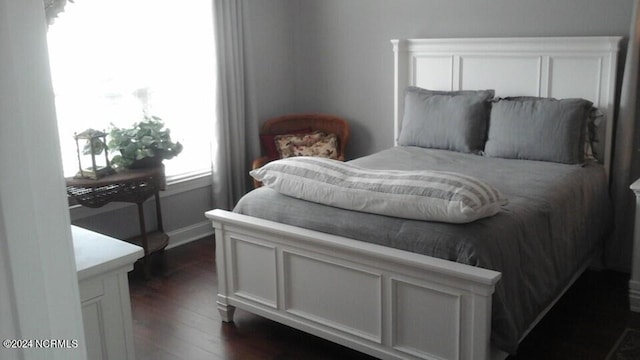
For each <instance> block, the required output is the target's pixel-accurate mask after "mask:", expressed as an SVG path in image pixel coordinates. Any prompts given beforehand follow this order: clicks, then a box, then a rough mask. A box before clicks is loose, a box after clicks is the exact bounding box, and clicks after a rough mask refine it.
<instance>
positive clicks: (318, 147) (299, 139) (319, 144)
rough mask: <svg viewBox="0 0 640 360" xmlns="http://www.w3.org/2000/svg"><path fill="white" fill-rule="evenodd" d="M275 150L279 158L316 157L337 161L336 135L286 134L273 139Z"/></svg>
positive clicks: (313, 133)
mask: <svg viewBox="0 0 640 360" xmlns="http://www.w3.org/2000/svg"><path fill="white" fill-rule="evenodd" d="M275 143H276V148H277V149H278V153H279V154H280V157H281V158H283V159H284V158H289V157H294V156H317V157H324V158H329V159H333V160H337V159H338V138H337V136H336V134H326V133H324V132H322V131H314V132H312V133H309V134H287V135H277V136H276V137H275Z"/></svg>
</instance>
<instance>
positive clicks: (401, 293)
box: [206, 37, 620, 359]
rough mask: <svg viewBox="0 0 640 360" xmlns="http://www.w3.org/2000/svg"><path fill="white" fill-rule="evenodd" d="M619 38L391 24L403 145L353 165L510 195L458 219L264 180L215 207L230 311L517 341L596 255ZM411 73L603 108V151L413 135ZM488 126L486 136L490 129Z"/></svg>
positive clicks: (424, 341) (419, 347) (363, 343)
mask: <svg viewBox="0 0 640 360" xmlns="http://www.w3.org/2000/svg"><path fill="white" fill-rule="evenodd" d="M619 42H620V38H617V37H572V38H552V37H546V38H490V39H486V38H476V39H412V40H393V41H392V44H393V49H394V59H395V61H394V76H395V78H394V103H395V122H394V128H395V134H394V139H395V141H396V144H397V146H395V147H393V148H391V149H387V150H384V151H381V152H379V153H376V154H372V155H370V156H366V157H363V158H360V159H355V160H353V161H350V162H349V164H350V165H349V166H351V165H353V166H357V167H360V168H365V169H388V170H393V171H406V170H416V169H430V170H436V171H445V172H464V174H465V175H468V176H473V177H474V179H476V178H477V179H481V180H482V181H486V182H487V183H489V184H498V185H497V187H499V190H500V192H501V193H502V194H503V195H504V197H505V198H507V199H508V204H506V205H504V206H503V208H502V210H501V211H499V212H498V213H497V214H496V215H495V216H490V217H486V218H482V219H480V220H477V221H473V222H469V223H465V224H448V223H441V222H432V221H421V220H415V219H405V218H399V217H393V216H387V215H376V214H368V213H364V212H361V211H353V210H348V209H339V208H336V207H332V206H327V205H323V204H317V203H313V202H309V201H305V200H300V199H295V198H292V197H290V196H285V195H282V194H280V193H278V192H277V191H274V190H273V189H271V188H268V187H264V188H260V189H257V190H254V191H252V192H250V193H249V194H247V195H246V196H245V197H244V198H243V199H242V200H241V201H240V202H239V203H238V205H237V206H236V208H235V210H234V212H228V211H224V210H219V209H216V210H212V211H209V212H207V214H206V215H207V217H209V218H210V219H211V220H212V222H213V226H214V228H215V232H216V265H217V271H218V296H217V306H218V309H219V312H220V314H221V317H222V319H223V321H232V320H233V311H234V309H235V308H236V307H237V308H242V309H245V310H247V311H250V312H253V313H255V314H258V315H261V316H265V317H267V318H270V319H273V320H275V321H278V322H281V323H284V324H286V325H289V326H292V327H295V328H298V329H301V330H303V331H306V332H309V333H312V334H315V335H317V336H320V337H323V338H326V339H328V340H331V341H334V342H337V343H340V344H343V345H346V346H348V347H351V348H354V349H357V350H359V351H362V352H365V353H368V354H371V355H374V356H377V357H380V358H390V359H499V358H505V357H506V356H507V354H508V353H514V352H515V351H516V350H517V344H518V342H519V341H521V340H522V338H524V337H525V336H526V334H527V333H528V332H529V330H530V329H531V328H532V327H533V326H535V324H536V323H537V322H538V321H539V320H540V319H541V318H542V317H543V316H544V314H545V313H546V312H547V311H548V310H549V309H550V308H551V307H552V306H553V304H554V303H555V301H557V299H558V298H559V297H560V296H561V295H562V294H563V293H564V291H566V289H567V288H568V287H570V286H571V284H572V283H573V281H574V280H575V279H577V277H579V275H580V274H581V273H582V272H583V271H584V270H585V269H586V268H587V267H588V266H589V264H590V263H591V262H592V261H593V259H594V258H596V257H597V255H598V253H599V249H600V248H601V244H602V239H603V238H604V236H605V234H606V233H607V230H608V229H609V225H610V218H609V216H610V215H609V214H610V211H609V207H608V206H609V204H608V195H607V176H608V168H609V158H610V151H611V150H610V149H611V132H612V131H611V129H612V121H611V119H613V110H614V99H615V91H614V89H615V74H616V65H617V51H618V44H619ZM409 86H417V87H420V88H424V89H432V90H441V91H448V92H450V91H459V90H465V91H470V90H476V89H493V90H494V93H495V94H494V93H492V95H495V96H497V97H507V96H535V97H554V98H558V99H566V98H582V99H586V100H588V101H589V102H590V103H593V105H594V106H595V107H597V108H598V110H599V111H600V112H601V113H602V114H603V115H604V118H606V119H608V120H609V121H604V122H601V123H600V124H599V126H598V131H599V140H600V141H599V144H598V150H597V153H598V155H599V156H598V157H599V159H600V163H596V162H594V161H591V160H584V161H580V162H579V163H578V164H572V165H571V164H565V163H558V162H554V161H539V160H526V159H518V158H517V157H518V156H516V158H504V156H501V157H498V156H480V155H478V154H476V153H473V152H464V151H462V152H461V151H452V150H451V149H437V148H435V149H434V148H429V147H424V146H415V145H412V144H410V143H409V144H407V139H406V137H407V135H406V134H407V132H406V130H405V134H404V135H403V133H402V126H403V123H402V122H403V119H407V118H408V116H409V115H406V114H404V113H403V112H404V110H405V104H404V101H405V97H407V98H408V95H407V94H408V92H407V91H408V90H407V88H408V87H409ZM416 91H418V93H419V94H420V91H422V90H420V89H418V90H416ZM516 99H518V100H513V101H520V100H519V99H522V101H529V100H530V99H529V98H526V97H523V98H516ZM506 104H509V103H506ZM495 108H496V107H495V106H494V109H495ZM407 109H408V108H407ZM491 111H493V110H491ZM405 115H406V116H405ZM409 118H410V117H409ZM492 121H493V123H492V126H493V124H497V123H498V120H494V118H493V117H492ZM404 125H405V127H409V126H412V125H411V124H409V123H405V124H404ZM492 131H493V130H492V129H488V132H489V139H495V138H494V137H492V135H491V134H492V133H491V132H492ZM585 132H586V130H585ZM504 134H509V131H504V132H503V134H502V135H504ZM498 135H500V134H499V133H498ZM540 142H541V143H544V139H541V140H540ZM493 144H494V147H493V150H492V149H491V146H489V145H488V142H487V145H486V148H485V150H487V152H488V153H491V151H496V150H495V149H496V147H495V143H493ZM516 145H517V144H516ZM494 154H496V153H494ZM497 154H499V152H498V153H497ZM581 156H582V154H581ZM525 157H526V156H525ZM531 204H536V205H535V206H536V208H535V209H533V208H532V207H531V206H532V205H531Z"/></svg>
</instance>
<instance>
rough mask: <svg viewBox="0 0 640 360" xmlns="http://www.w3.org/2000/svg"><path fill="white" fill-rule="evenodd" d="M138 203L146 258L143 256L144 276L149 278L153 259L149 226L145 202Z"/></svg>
mask: <svg viewBox="0 0 640 360" xmlns="http://www.w3.org/2000/svg"><path fill="white" fill-rule="evenodd" d="M136 204H137V205H138V221H139V222H140V236H141V237H142V248H143V249H144V258H142V266H143V269H144V276H145V277H146V278H147V279H149V278H150V277H151V268H150V267H151V261H149V240H148V239H147V227H146V226H145V224H144V207H143V203H141V202H139V203H136Z"/></svg>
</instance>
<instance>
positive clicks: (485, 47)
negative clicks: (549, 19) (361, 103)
mask: <svg viewBox="0 0 640 360" xmlns="http://www.w3.org/2000/svg"><path fill="white" fill-rule="evenodd" d="M621 39H622V38H621V37H603V36H599V37H541V38H471V39H409V40H391V42H392V44H393V51H394V67H395V71H394V110H395V111H394V116H395V123H394V143H396V144H397V139H398V135H399V133H400V129H401V126H402V116H403V110H404V90H405V88H406V87H407V86H409V85H415V86H419V87H422V88H426V89H432V90H478V89H494V90H495V91H496V96H519V95H528V96H542V97H555V98H558V99H561V98H584V99H587V100H589V101H592V102H593V103H594V105H595V106H597V107H598V108H600V110H601V111H602V112H603V113H604V114H605V115H606V118H607V119H608V120H607V122H606V129H605V134H604V135H605V139H604V140H605V146H604V149H605V154H604V166H605V168H606V169H607V172H608V171H609V166H610V158H611V142H612V136H613V135H612V134H613V114H614V104H615V77H616V66H617V56H618V48H619V43H620V40H621Z"/></svg>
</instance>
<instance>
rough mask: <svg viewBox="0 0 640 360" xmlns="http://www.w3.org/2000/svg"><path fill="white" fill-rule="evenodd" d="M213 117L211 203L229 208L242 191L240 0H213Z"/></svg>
mask: <svg viewBox="0 0 640 360" xmlns="http://www.w3.org/2000/svg"><path fill="white" fill-rule="evenodd" d="M213 3H214V26H215V37H216V56H217V63H218V72H217V84H218V86H217V90H216V93H217V117H216V121H215V128H214V141H213V156H212V161H213V205H214V207H215V208H221V209H231V208H232V207H233V205H234V204H235V203H236V201H237V200H238V199H240V197H241V196H242V195H243V194H244V193H245V192H246V189H247V186H246V185H247V181H245V179H246V177H247V170H248V165H247V164H248V163H249V160H248V157H247V151H246V147H245V146H246V144H245V143H246V129H245V124H246V118H247V114H246V109H247V100H246V98H245V55H244V32H243V26H244V24H243V20H242V16H243V13H242V0H213Z"/></svg>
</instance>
